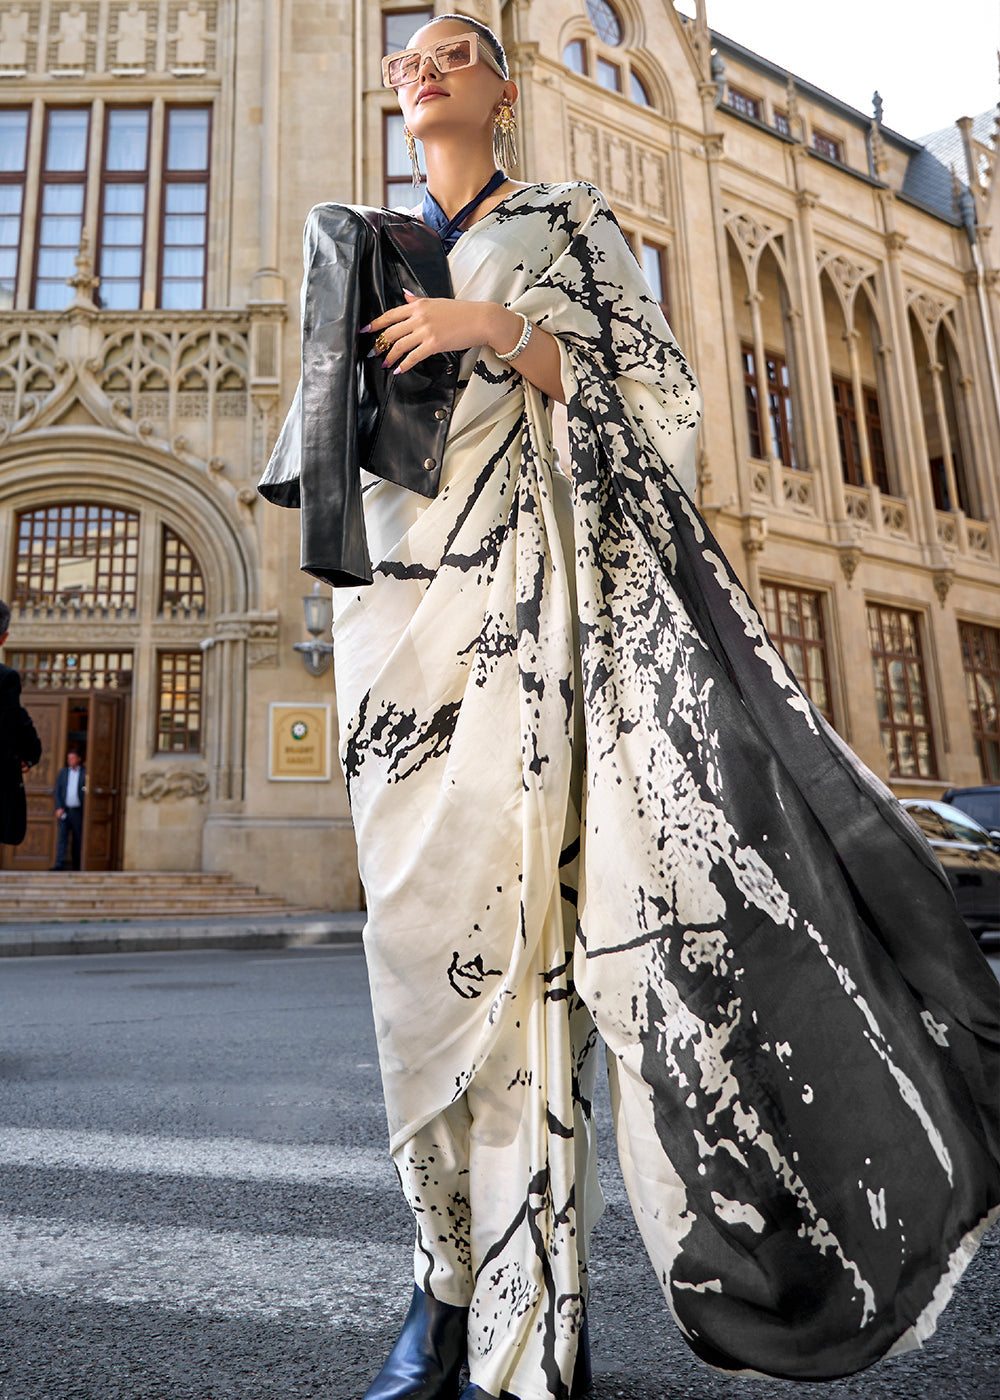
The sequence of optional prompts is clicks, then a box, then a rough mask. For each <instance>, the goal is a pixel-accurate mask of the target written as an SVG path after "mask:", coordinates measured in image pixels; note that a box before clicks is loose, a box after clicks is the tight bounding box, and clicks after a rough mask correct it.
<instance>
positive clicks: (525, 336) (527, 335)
mask: <svg viewBox="0 0 1000 1400" xmlns="http://www.w3.org/2000/svg"><path fill="white" fill-rule="evenodd" d="M514 314H515V316H520V317H521V320H522V321H523V322H524V326H523V328H522V330H521V339H520V340H519V341H518V342H517V344H516V345H515V346H514V348H513V350H508V351H507V353H506V355H501V354H500V352H499V350H497V351H495V352H494V353H495V354H496V357H497V359H498V360H505V361H506V362H507V363H508V364H509V363H510V361H511V360H516V359H517V357H518V355H520V353H521V351H522V350H523V349H525V347H526V346H527V344H528V341H529V340H530V339H531V332H532V331H533V330H534V326H532V324H531V322H530V321H529V320H528V318H527V316H525V315H523V313H522V312H520V311H515V313H514Z"/></svg>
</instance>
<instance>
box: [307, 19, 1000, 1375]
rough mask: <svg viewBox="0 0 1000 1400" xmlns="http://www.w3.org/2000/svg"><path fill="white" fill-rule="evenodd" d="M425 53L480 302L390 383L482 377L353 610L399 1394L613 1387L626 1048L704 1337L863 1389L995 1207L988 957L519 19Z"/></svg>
mask: <svg viewBox="0 0 1000 1400" xmlns="http://www.w3.org/2000/svg"><path fill="white" fill-rule="evenodd" d="M463 35H465V36H468V37H466V38H465V39H463V38H462V36H463ZM410 50H415V51H416V52H415V53H412V52H409V51H408V53H407V54H405V55H403V56H396V58H395V59H394V60H392V61H387V64H386V76H387V80H388V81H389V82H390V83H391V84H392V85H395V86H397V91H398V97H399V102H400V106H401V108H402V111H403V115H404V117H405V120H406V126H407V130H408V132H410V133H411V134H412V136H413V137H415V138H417V139H419V140H420V142H421V143H422V144H423V149H424V154H425V158H426V167H427V179H428V192H429V195H430V196H433V199H425V203H424V209H423V217H424V219H425V220H426V221H428V222H430V223H431V224H432V226H434V227H437V228H439V229H440V231H441V232H442V234H443V236H444V237H445V240H446V246H448V245H449V244H450V242H451V235H452V234H455V233H457V232H458V231H457V230H454V229H451V230H450V229H449V228H448V227H447V225H448V223H449V221H450V220H451V219H452V218H453V216H459V217H458V219H457V223H458V224H459V225H460V228H461V229H464V231H462V232H461V233H460V236H457V241H455V242H454V245H453V246H452V247H451V251H450V252H449V254H448V260H449V265H450V272H451V279H452V284H453V289H454V299H448V298H415V297H413V296H408V297H407V299H406V304H405V305H403V306H400V307H397V308H395V309H393V310H390V311H388V312H386V313H385V314H384V315H382V316H379V317H378V318H377V319H376V320H375V321H374V322H373V323H372V324H371V326H370V327H367V328H366V332H367V333H370V334H371V335H373V336H374V337H375V340H374V348H375V351H376V352H377V353H379V354H381V355H382V356H383V357H384V365H385V369H386V372H387V373H396V374H406V373H407V372H408V371H409V370H411V369H412V368H413V367H414V366H415V365H417V364H419V363H421V362H422V361H423V360H425V359H426V358H428V357H429V356H431V355H432V354H435V353H437V352H441V351H457V352H461V353H462V361H461V371H460V385H461V392H460V394H459V397H458V399H457V402H456V406H455V410H454V414H453V417H452V419H451V424H450V429H449V433H448V440H447V450H446V453H445V457H444V462H443V466H442V474H441V489H440V492H439V494H438V495H437V496H436V498H434V499H433V500H430V501H428V500H426V499H424V498H422V497H420V496H418V495H416V494H413V493H411V492H407V491H405V490H403V489H401V488H400V487H399V486H397V485H395V484H393V483H392V482H389V481H384V480H380V479H377V478H371V479H370V480H368V481H367V483H366V495H365V514H366V522H367V530H368V543H369V547H370V549H371V554H372V559H373V563H374V582H373V584H372V586H371V587H367V588H360V587H359V588H355V589H348V590H339V591H338V594H337V596H336V602H337V613H336V621H335V626H334V636H335V647H336V671H337V696H338V709H339V714H340V721H341V757H342V761H343V764H344V770H345V774H346V776H347V780H348V785H349V790H350V797H351V807H352V813H353V817H354V822H355V826H356V831H357V836H358V843H359V853H360V864H361V872H362V878H363V880H364V884H365V889H366V892H367V896H368V909H369V917H368V924H367V928H366V932H365V949H366V955H367V959H368V965H369V971H370V979H371V985H372V994H373V1002H374V1007H375V1016H376V1026H377V1032H378V1038H379V1049H380V1060H381V1067H382V1075H383V1083H384V1087H385V1097H386V1105H387V1111H388V1115H389V1125H390V1133H391V1150H392V1153H393V1157H394V1161H395V1164H396V1166H397V1169H398V1171H399V1175H400V1179H401V1182H402V1186H403V1190H404V1192H405V1193H406V1197H407V1200H408V1202H409V1204H410V1206H411V1208H412V1210H413V1213H414V1218H415V1222H416V1231H417V1238H416V1249H415V1277H416V1285H417V1286H416V1289H415V1292H414V1296H413V1302H412V1305H411V1309H410V1313H409V1316H408V1318H407V1321H406V1324H405V1326H404V1329H403V1333H402V1335H401V1336H400V1339H399V1341H398V1342H397V1344H396V1346H395V1348H394V1349H393V1352H392V1354H391V1355H390V1357H389V1359H388V1361H387V1363H386V1365H385V1367H384V1368H383V1370H382V1372H381V1373H380V1375H379V1376H378V1378H377V1379H376V1380H375V1381H374V1382H373V1384H372V1386H371V1388H370V1389H369V1391H368V1397H369V1400H403V1397H410V1400H416V1397H419V1398H420V1400H431V1398H432V1397H449V1400H453V1397H455V1396H457V1394H458V1389H459V1372H460V1368H461V1367H462V1365H463V1364H464V1363H465V1362H466V1360H467V1363H468V1367H469V1374H470V1383H469V1386H468V1388H467V1390H466V1391H465V1393H464V1400H476V1398H477V1397H480V1398H481V1397H490V1396H492V1397H499V1396H507V1397H509V1396H514V1397H520V1400H541V1397H550V1396H554V1397H561V1398H562V1397H566V1396H568V1395H578V1394H582V1393H583V1392H584V1391H585V1389H586V1386H587V1380H588V1365H587V1357H586V1328H585V1308H586V1302H587V1255H588V1244H589V1236H590V1231H591V1228H592V1226H593V1224H594V1221H595V1220H596V1218H597V1216H598V1214H599V1212H600V1209H601V1201H600V1192H599V1188H598V1186H597V1182H596V1176H595V1171H594V1162H593V1152H592V1145H593V1133H592V1123H591V1112H590V1105H591V1099H592V1087H593V1083H594V1072H595V1062H594V1057H593V1053H592V1052H593V1050H594V1046H595V1041H596V1030H599V1031H600V1032H601V1034H602V1035H603V1037H604V1039H605V1041H606V1042H607V1045H608V1049H609V1057H608V1059H609V1073H610V1075H611V1081H612V1098H613V1104H614V1112H615V1126H616V1132H617V1136H618V1148H619V1155H620V1158H621V1163H622V1169H623V1173H624V1176H625V1181H626V1185H627V1188H628V1191H629V1196H630V1199H631V1202H632V1205H633V1209H634V1211H635V1214H636V1218H637V1221H638V1223H639V1226H640V1229H641V1231H642V1234H643V1238H644V1240H645V1243H646V1246H647V1249H648V1250H649V1253H650V1255H651V1258H652V1260H653V1262H654V1265H655V1267H656V1268H657V1271H658V1274H659V1276H660V1278H661V1280H662V1282H663V1287H664V1291H665V1292H666V1294H667V1296H668V1301H669V1302H670V1305H671V1308H672V1310H673V1312H674V1314H675V1316H676V1318H677V1321H678V1323H679V1325H680V1326H681V1328H682V1330H683V1332H684V1335H685V1337H686V1339H687V1340H688V1341H689V1343H690V1345H691V1346H692V1347H693V1348H694V1349H695V1350H696V1351H697V1353H698V1354H699V1355H700V1356H702V1357H703V1358H704V1359H705V1360H707V1361H709V1362H711V1363H712V1364H714V1365H716V1366H720V1367H725V1368H728V1369H739V1368H748V1369H754V1370H759V1371H763V1372H766V1373H768V1374H772V1375H780V1376H789V1377H793V1378H798V1379H819V1378H822V1377H828V1376H833V1375H839V1374H844V1373H847V1372H850V1371H853V1370H857V1369H859V1368H860V1367H862V1366H865V1365H867V1364H869V1363H871V1362H872V1361H873V1360H875V1359H877V1358H878V1357H879V1356H881V1355H883V1354H885V1353H886V1352H887V1351H889V1350H890V1349H891V1348H893V1347H903V1346H907V1345H915V1344H916V1343H917V1342H919V1341H920V1340H921V1339H922V1338H923V1337H925V1336H926V1335H927V1334H928V1333H929V1332H930V1331H931V1330H932V1329H933V1326H934V1321H935V1318H936V1315H937V1313H938V1312H939V1311H940V1309H941V1307H942V1306H943V1305H944V1301H945V1300H946V1298H947V1296H948V1295H949V1293H950V1291H951V1288H952V1287H953V1285H954V1282H955V1281H956V1279H957V1278H958V1276H959V1275H960V1273H961V1271H962V1268H963V1267H964V1265H965V1263H966V1262H967V1260H968V1258H969V1256H970V1255H971V1252H972V1250H973V1248H974V1245H975V1240H976V1239H977V1237H978V1233H979V1232H981V1231H982V1229H984V1228H985V1224H986V1222H987V1220H988V1218H989V1216H990V1212H991V1211H992V1210H994V1209H995V1207H996V1205H997V1202H998V1200H1000V1172H998V1162H997V1158H998V1125H997V1111H996V1106H995V1087H996V1078H995V1075H996V1052H997V1043H998V1034H997V1030H996V1020H997V1017H996V1006H995V1003H996V999H997V998H996V992H997V988H996V981H995V979H994V978H993V977H992V974H991V973H990V971H989V969H988V967H987V966H986V964H985V962H984V960H983V959H982V958H981V956H980V955H979V953H978V950H977V949H976V948H975V946H974V944H973V942H972V940H971V939H970V938H969V937H968V935H967V934H966V932H965V930H964V927H963V926H962V925H961V922H960V920H959V919H958V917H957V914H956V911H955V909H954V904H953V901H952V900H951V896H950V894H949V892H948V889H947V885H946V883H945V881H944V879H943V876H942V875H941V873H940V870H939V869H938V867H937V866H936V863H935V862H934V859H933V857H932V856H931V854H930V852H929V849H928V848H927V846H926V844H925V843H924V842H923V840H922V839H921V838H920V836H919V834H918V833H917V832H916V830H915V828H913V827H912V826H911V824H910V823H909V822H908V820H907V819H906V818H905V817H904V816H903V815H902V814H901V813H900V811H899V809H898V807H897V806H896V804H895V803H894V802H893V800H892V798H891V796H890V795H889V794H888V793H887V792H886V790H885V789H883V788H882V787H881V785H880V784H878V783H877V781H876V780H875V779H874V778H873V777H872V775H871V774H869V773H868V772H867V771H866V770H864V769H863V768H862V767H861V766H860V765H859V764H858V763H857V760H856V759H855V758H854V757H853V755H851V754H850V752H849V751H848V750H847V749H846V748H845V747H844V746H843V745H842V744H841V742H840V741H839V739H838V738H837V736H836V735H835V734H834V733H833V732H832V731H831V730H830V729H829V728H828V727H826V726H825V725H824V724H823V721H822V720H821V719H820V718H819V717H818V716H817V715H816V713H815V712H814V711H813V709H812V708H811V706H810V705H809V703H808V701H807V700H806V699H805V697H804V696H803V695H802V694H801V692H800V691H799V689H798V687H797V686H796V684H795V682H794V680H793V679H792V678H791V676H790V675H789V673H788V671H787V669H786V668H785V666H784V665H783V663H782V661H781V659H780V657H779V656H778V654H777V653H776V652H775V650H774V648H773V647H772V645H771V643H770V641H769V640H768V638H767V636H766V633H765V632H764V629H763V627H762V626H761V624H760V621H759V619H758V617H757V615H756V613H755V611H754V610H753V608H752V606H751V604H750V603H749V601H748V599H747V598H746V595H745V594H744V592H743V590H742V589H741V587H740V585H739V583H738V582H737V580H736V579H735V576H734V575H733V574H732V572H731V571H730V570H729V568H728V566H727V564H726V562H725V560H724V559H723V557H722V555H721V553H720V552H719V551H718V549H717V547H716V546H715V544H714V541H713V540H712V538H711V536H710V535H709V534H708V532H707V530H706V528H705V526H704V524H703V522H702V521H701V519H700V517H699V516H698V514H697V512H696V510H695V509H694V507H693V505H692V504H691V501H690V499H689V495H688V494H687V493H688V492H689V491H691V490H692V489H693V456H694V442H695V434H696V431H697V425H698V418H699V411H700V399H699V392H698V389H697V386H696V384H695V382H694V379H693V377H692V375H691V372H690V370H689V369H688V367H687V365H686V363H685V361H684V359H683V357H682V356H681V354H680V352H679V351H678V349H677V346H676V344H675V343H674V340H673V338H672V336H671V334H670V331H669V329H668V327H667V325H666V323H665V321H664V319H663V316H662V314H661V312H660V308H659V306H658V305H657V303H656V301H655V300H654V298H653V296H652V294H651V292H650V290H649V288H648V286H647V285H646V284H645V282H644V281H643V279H642V276H641V274H640V272H639V269H638V267H637V266H636V263H635V260H634V258H633V256H632V255H631V252H630V250H629V248H628V245H627V244H626V242H625V240H624V238H623V237H622V235H621V232H620V230H619V228H618V226H617V224H616V222H615V220H614V218H613V216H612V215H611V213H610V211H609V209H608V207H607V205H606V204H605V202H604V200H603V199H602V197H601V196H600V194H599V193H598V192H597V191H595V190H594V189H593V188H592V187H590V186H588V185H582V184H570V185H525V184H519V183H517V182H514V181H511V180H506V179H504V178H503V177H502V175H498V176H496V178H494V179H491V177H492V176H493V175H494V160H493V153H492V137H493V133H494V129H495V128H497V129H498V130H499V135H500V137H501V145H502V138H503V137H504V135H505V132H506V131H507V130H508V129H509V126H510V114H511V111H512V109H513V108H514V105H515V102H516V98H517V89H516V86H515V84H514V83H512V82H511V81H510V80H509V78H508V76H507V66H506V62H505V59H504V55H503V50H502V48H501V47H500V45H499V43H498V41H497V40H496V39H495V37H494V36H493V35H492V34H491V33H490V31H489V30H487V29H485V27H483V26H481V25H478V24H474V23H473V22H472V21H469V20H467V19H463V18H461V17H455V16H446V17H440V18H437V19H435V20H434V21H433V22H432V23H430V24H428V25H426V26H424V27H423V28H422V29H420V30H418V31H417V33H416V34H414V36H413V38H412V41H411V45H410ZM477 192H478V196H477ZM477 197H478V202H476V201H477ZM367 344H368V342H367V340H366V341H365V345H366V347H367ZM552 400H558V401H560V402H565V403H566V404H567V413H568V424H569V441H570V455H571V466H572V475H573V485H572V488H571V487H570V484H569V482H568V481H567V480H566V479H565V478H564V477H563V476H562V475H561V474H560V473H559V472H558V471H557V470H555V468H554V452H553V446H552V427H551V414H550V406H551V401H552ZM887 870H891V872H892V879H891V880H890V879H887V878H886V872H887ZM595 1025H596V1030H595Z"/></svg>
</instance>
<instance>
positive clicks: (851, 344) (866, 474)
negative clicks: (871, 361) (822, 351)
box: [844, 329, 874, 486]
mask: <svg viewBox="0 0 1000 1400" xmlns="http://www.w3.org/2000/svg"><path fill="white" fill-rule="evenodd" d="M844 340H845V342H846V344H847V358H848V360H849V361H850V364H851V392H852V393H853V395H854V419H855V422H856V423H857V425H858V447H859V448H860V451H861V475H862V477H863V478H864V483H865V485H866V486H871V485H872V484H873V482H874V477H873V476H872V452H871V444H870V443H869V441H868V424H867V422H866V421H865V391H864V386H863V385H862V383H861V361H860V359H859V356H858V332H857V331H856V330H853V329H852V330H846V331H845V332H844Z"/></svg>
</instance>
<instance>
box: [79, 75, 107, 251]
mask: <svg viewBox="0 0 1000 1400" xmlns="http://www.w3.org/2000/svg"><path fill="white" fill-rule="evenodd" d="M103 145H104V98H103V97H95V98H94V101H93V103H92V105H91V109H90V135H89V146H88V148H87V190H86V194H85V196H84V204H83V231H84V233H85V234H86V235H87V240H88V243H89V247H90V256H91V258H93V259H94V261H95V262H96V260H97V249H98V245H99V243H100V237H101V230H100V222H99V220H100V211H101V171H102V169H103V167H104V151H103Z"/></svg>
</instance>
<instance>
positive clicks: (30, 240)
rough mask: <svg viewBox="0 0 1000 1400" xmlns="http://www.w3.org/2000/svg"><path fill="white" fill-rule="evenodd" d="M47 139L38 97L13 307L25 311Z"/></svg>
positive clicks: (30, 138) (31, 129) (42, 106)
mask: <svg viewBox="0 0 1000 1400" xmlns="http://www.w3.org/2000/svg"><path fill="white" fill-rule="evenodd" d="M44 137H45V102H44V100H43V99H42V98H41V97H36V98H35V100H34V102H32V104H31V123H30V125H29V127H28V158H27V175H26V177H25V181H24V205H23V211H24V212H23V215H22V219H21V258H20V262H19V266H18V271H17V292H16V295H15V298H14V305H15V307H16V308H17V309H18V310H21V311H23V310H24V309H25V308H27V307H28V306H30V305H31V288H32V285H33V279H34V276H35V258H36V248H37V244H38V240H37V237H36V235H37V232H38V220H39V217H40V213H41V211H40V208H39V204H40V201H41V179H42V142H43V140H44Z"/></svg>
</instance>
